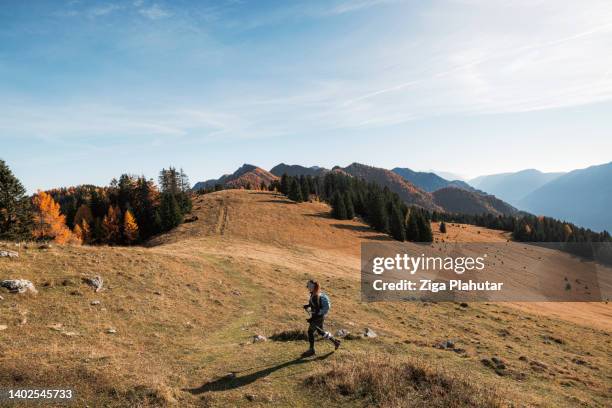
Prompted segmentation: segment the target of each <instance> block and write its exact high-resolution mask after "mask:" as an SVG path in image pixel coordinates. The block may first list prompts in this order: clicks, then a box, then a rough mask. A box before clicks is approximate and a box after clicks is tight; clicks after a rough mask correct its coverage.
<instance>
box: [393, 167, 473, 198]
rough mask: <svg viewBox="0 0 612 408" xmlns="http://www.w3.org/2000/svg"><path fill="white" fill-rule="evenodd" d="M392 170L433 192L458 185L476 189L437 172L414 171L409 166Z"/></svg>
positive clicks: (463, 187) (470, 189) (458, 186)
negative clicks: (443, 176) (441, 175)
mask: <svg viewBox="0 0 612 408" xmlns="http://www.w3.org/2000/svg"><path fill="white" fill-rule="evenodd" d="M391 171H392V172H394V173H396V174H399V175H400V176H402V177H403V178H404V179H405V180H408V181H409V182H411V183H412V184H414V185H415V186H417V187H419V188H421V189H423V190H425V191H428V192H430V193H431V192H433V191H436V190H439V189H441V188H444V187H457V188H461V189H464V190H468V191H476V190H475V189H474V188H473V187H472V186H470V185H469V184H468V183H466V182H465V181H461V180H451V181H449V180H447V179H445V178H442V177H440V176H438V175H437V174H435V173H427V172H422V171H414V170H410V169H408V168H400V167H396V168H394V169H393V170H391Z"/></svg>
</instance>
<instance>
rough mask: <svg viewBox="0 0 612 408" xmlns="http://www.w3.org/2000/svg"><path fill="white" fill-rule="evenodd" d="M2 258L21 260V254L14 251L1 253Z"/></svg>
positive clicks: (2, 251)
mask: <svg viewBox="0 0 612 408" xmlns="http://www.w3.org/2000/svg"><path fill="white" fill-rule="evenodd" d="M0 258H19V254H18V253H17V252H14V251H5V250H1V251H0Z"/></svg>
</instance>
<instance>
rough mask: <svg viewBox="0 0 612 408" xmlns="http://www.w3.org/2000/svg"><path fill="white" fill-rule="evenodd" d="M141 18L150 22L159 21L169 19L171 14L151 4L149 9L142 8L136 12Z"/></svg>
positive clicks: (157, 5)
mask: <svg viewBox="0 0 612 408" xmlns="http://www.w3.org/2000/svg"><path fill="white" fill-rule="evenodd" d="M138 12H139V13H140V14H142V15H143V16H145V17H147V18H150V19H151V20H159V19H161V18H166V17H170V16H171V15H172V13H170V12H169V11H167V10H165V9H164V8H162V7H161V6H160V5H159V4H153V5H152V6H149V7H143V8H141V9H139V10H138Z"/></svg>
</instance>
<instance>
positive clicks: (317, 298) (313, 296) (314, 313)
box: [302, 280, 340, 357]
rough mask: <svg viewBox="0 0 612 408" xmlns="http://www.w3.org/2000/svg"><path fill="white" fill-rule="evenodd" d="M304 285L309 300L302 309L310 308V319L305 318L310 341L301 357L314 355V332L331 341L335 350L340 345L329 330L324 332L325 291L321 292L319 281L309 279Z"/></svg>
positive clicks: (327, 304) (326, 305) (327, 309)
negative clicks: (308, 346)
mask: <svg viewBox="0 0 612 408" xmlns="http://www.w3.org/2000/svg"><path fill="white" fill-rule="evenodd" d="M306 287H307V288H308V291H309V292H310V300H309V301H308V304H307V305H304V310H306V311H308V309H310V314H311V316H310V319H307V320H306V321H307V322H308V323H309V326H308V342H309V343H310V348H309V349H308V351H306V352H304V354H302V357H310V356H314V354H315V348H314V343H315V340H314V335H315V332H317V333H319V335H321V336H323V338H324V339H327V340H329V341H331V342H332V343H333V345H334V348H335V349H336V350H337V349H338V347H340V340H338V339H334V337H333V336H332V335H331V333H330V332H326V331H324V330H323V321H324V320H325V315H326V314H327V313H328V312H329V306H330V302H329V298H328V297H327V295H326V294H325V293H322V292H321V286H320V285H319V282H315V281H313V280H309V281H308V283H307V284H306Z"/></svg>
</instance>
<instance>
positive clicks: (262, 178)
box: [193, 164, 278, 191]
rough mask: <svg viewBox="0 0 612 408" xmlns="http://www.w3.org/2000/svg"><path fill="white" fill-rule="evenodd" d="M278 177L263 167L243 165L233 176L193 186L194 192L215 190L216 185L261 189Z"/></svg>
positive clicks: (225, 176)
mask: <svg viewBox="0 0 612 408" xmlns="http://www.w3.org/2000/svg"><path fill="white" fill-rule="evenodd" d="M277 179H278V177H277V176H275V175H274V174H272V173H270V172H269V171H267V170H264V169H262V168H261V167H257V166H253V165H252V164H243V165H242V166H241V167H240V168H239V169H238V170H236V171H235V172H233V173H232V174H225V175H223V176H221V177H219V178H218V179H210V180H206V181H200V182H199V183H196V184H195V185H194V186H193V190H196V191H197V190H204V189H207V188H213V187H215V185H221V186H223V187H225V188H248V187H249V186H250V187H251V188H259V187H260V186H261V183H264V184H265V185H266V186H268V185H270V183H271V182H272V181H274V180H277Z"/></svg>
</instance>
